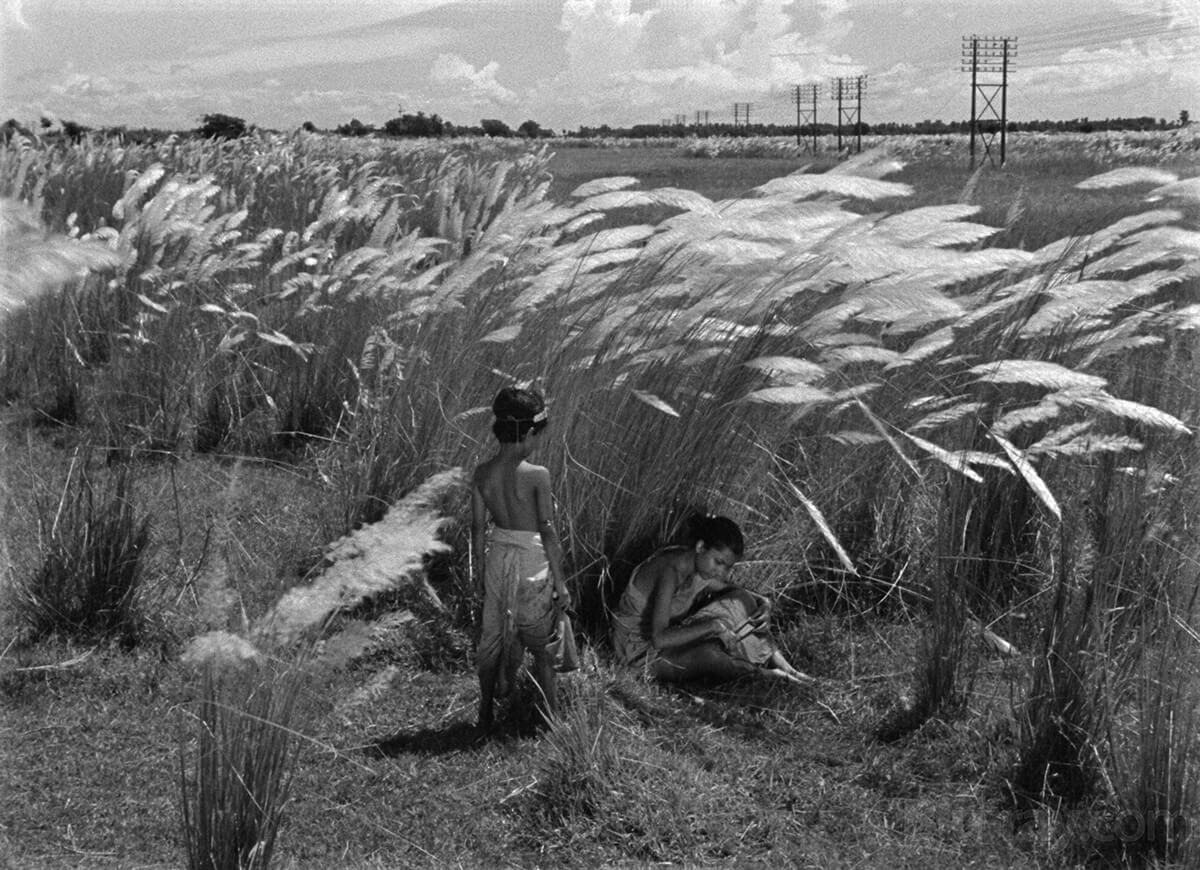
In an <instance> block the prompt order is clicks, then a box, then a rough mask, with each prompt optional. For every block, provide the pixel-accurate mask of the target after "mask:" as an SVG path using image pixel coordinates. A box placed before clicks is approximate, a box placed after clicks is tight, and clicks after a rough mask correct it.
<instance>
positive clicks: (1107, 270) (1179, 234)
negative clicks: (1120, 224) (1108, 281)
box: [1087, 226, 1200, 277]
mask: <svg viewBox="0 0 1200 870" xmlns="http://www.w3.org/2000/svg"><path fill="white" fill-rule="evenodd" d="M1197 258H1200V232H1197V231H1196V230H1187V229H1184V228H1182V227H1177V226H1164V227H1152V228H1150V229H1146V230H1142V231H1140V232H1138V233H1136V234H1133V235H1130V236H1127V237H1126V238H1125V239H1124V244H1122V246H1121V247H1120V248H1119V249H1118V250H1116V251H1113V252H1112V253H1111V254H1108V255H1107V256H1105V257H1103V258H1101V259H1096V260H1093V261H1091V262H1089V263H1088V268H1087V275H1088V276H1089V277H1090V276H1093V275H1095V276H1103V275H1111V274H1115V273H1118V272H1128V271H1132V270H1135V269H1144V268H1148V267H1152V266H1159V265H1162V264H1163V263H1168V262H1171V261H1173V260H1177V261H1180V262H1182V263H1185V264H1186V263H1192V262H1194V261H1195V260H1196V259H1197Z"/></svg>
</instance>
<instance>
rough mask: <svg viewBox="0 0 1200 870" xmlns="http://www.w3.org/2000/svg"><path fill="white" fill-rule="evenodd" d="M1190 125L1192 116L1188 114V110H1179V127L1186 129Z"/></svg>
mask: <svg viewBox="0 0 1200 870" xmlns="http://www.w3.org/2000/svg"><path fill="white" fill-rule="evenodd" d="M1190 123H1192V116H1191V115H1190V114H1189V113H1188V110H1187V109H1180V110H1179V126H1180V127H1186V126H1187V125H1188V124H1190Z"/></svg>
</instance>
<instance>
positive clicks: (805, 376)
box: [743, 356, 829, 384]
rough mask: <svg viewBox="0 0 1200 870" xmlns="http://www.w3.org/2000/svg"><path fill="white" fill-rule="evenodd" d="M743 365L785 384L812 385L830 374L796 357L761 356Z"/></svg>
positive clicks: (816, 365)
mask: <svg viewBox="0 0 1200 870" xmlns="http://www.w3.org/2000/svg"><path fill="white" fill-rule="evenodd" d="M743 365H744V366H746V368H749V369H754V370H756V371H760V372H766V373H767V374H768V375H770V376H771V378H772V380H779V381H781V382H782V383H785V384H805V383H812V382H813V381H816V380H820V379H821V378H823V377H825V375H827V374H829V373H828V372H827V371H826V370H825V369H824V368H822V367H821V366H820V365H818V364H817V363H815V362H811V361H810V360H806V359H800V358H798V357H794V356H760V357H755V358H754V359H752V360H750V361H748V362H745V363H743Z"/></svg>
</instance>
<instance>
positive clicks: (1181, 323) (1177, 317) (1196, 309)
mask: <svg viewBox="0 0 1200 870" xmlns="http://www.w3.org/2000/svg"><path fill="white" fill-rule="evenodd" d="M1165 320H1166V322H1167V324H1168V325H1170V326H1171V328H1173V329H1183V330H1191V329H1200V304H1196V305H1185V306H1184V307H1183V308H1180V309H1178V310H1176V311H1172V312H1171V313H1170V314H1168V315H1167V316H1166V318H1165Z"/></svg>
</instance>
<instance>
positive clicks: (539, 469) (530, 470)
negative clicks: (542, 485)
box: [521, 462, 550, 480]
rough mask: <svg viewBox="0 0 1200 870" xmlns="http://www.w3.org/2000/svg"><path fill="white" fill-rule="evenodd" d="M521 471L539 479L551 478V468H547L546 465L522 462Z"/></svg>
mask: <svg viewBox="0 0 1200 870" xmlns="http://www.w3.org/2000/svg"><path fill="white" fill-rule="evenodd" d="M521 472H522V473H523V474H527V475H529V476H530V477H533V478H536V479H538V480H541V479H543V478H544V479H546V480H549V479H550V469H549V468H547V467H546V466H544V465H534V464H533V463H532V462H522V463H521Z"/></svg>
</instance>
